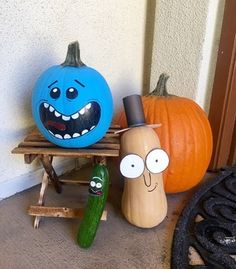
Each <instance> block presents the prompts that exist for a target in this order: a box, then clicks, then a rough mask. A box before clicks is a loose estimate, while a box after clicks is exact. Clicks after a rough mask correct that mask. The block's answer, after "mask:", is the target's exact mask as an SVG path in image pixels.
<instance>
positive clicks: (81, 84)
mask: <svg viewBox="0 0 236 269" xmlns="http://www.w3.org/2000/svg"><path fill="white" fill-rule="evenodd" d="M75 82H77V83H78V84H79V85H80V86H82V87H85V85H84V84H83V83H81V82H80V81H78V80H77V79H75Z"/></svg>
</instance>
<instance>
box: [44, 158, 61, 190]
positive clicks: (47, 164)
mask: <svg viewBox="0 0 236 269" xmlns="http://www.w3.org/2000/svg"><path fill="white" fill-rule="evenodd" d="M40 160H41V162H42V165H43V167H44V169H45V171H46V172H47V174H48V177H49V179H50V180H51V182H52V184H53V186H54V188H55V190H56V192H58V193H61V184H60V182H59V179H58V176H57V174H56V172H55V170H54V168H53V166H52V162H51V161H50V157H49V156H48V155H41V156H40Z"/></svg>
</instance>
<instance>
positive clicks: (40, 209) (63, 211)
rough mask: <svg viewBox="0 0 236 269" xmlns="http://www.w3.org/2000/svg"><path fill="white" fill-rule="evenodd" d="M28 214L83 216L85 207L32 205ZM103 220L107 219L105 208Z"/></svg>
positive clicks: (61, 216) (58, 216)
mask: <svg viewBox="0 0 236 269" xmlns="http://www.w3.org/2000/svg"><path fill="white" fill-rule="evenodd" d="M28 214H29V215H31V216H40V217H56V218H80V219H81V218H83V215H84V208H68V207H49V206H30V207H29V209H28ZM101 220H107V211H106V210H104V211H103V213H102V216H101Z"/></svg>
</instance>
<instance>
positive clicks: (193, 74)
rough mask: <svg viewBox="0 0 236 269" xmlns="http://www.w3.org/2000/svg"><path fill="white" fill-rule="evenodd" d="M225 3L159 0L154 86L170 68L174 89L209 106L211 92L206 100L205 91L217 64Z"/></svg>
mask: <svg viewBox="0 0 236 269" xmlns="http://www.w3.org/2000/svg"><path fill="white" fill-rule="evenodd" d="M223 7H224V1H220V0H197V1H196V0H190V1H185V0H168V1H165V0H158V1H157V2H156V21H155V33H154V45H153V57H152V69H151V89H153V88H154V87H155V85H156V82H157V79H158V77H159V75H160V73H162V72H166V73H168V74H169V76H170V79H169V81H168V89H169V91H170V92H172V93H173V94H176V95H180V96H186V97H189V98H192V99H193V100H195V101H197V102H198V103H199V105H201V106H202V107H203V108H206V106H207V105H208V103H209V98H210V96H209V93H208V95H207V96H208V99H207V100H206V98H205V94H206V93H207V92H209V91H211V86H212V85H211V83H207V82H205V81H207V80H208V79H209V75H210V74H209V72H210V71H209V70H210V69H211V72H212V68H211V67H212V66H214V64H215V59H216V55H217V49H218V43H219V35H220V29H221V19H222V15H223V12H222V10H223ZM202 63H204V64H202ZM202 70H203V71H202ZM213 72H214V70H213ZM210 78H211V80H212V79H213V77H212V76H210ZM199 85H200V86H199ZM199 87H201V88H200V89H199ZM199 91H200V95H201V96H200V97H199V93H198V92H199ZM202 97H203V98H202Z"/></svg>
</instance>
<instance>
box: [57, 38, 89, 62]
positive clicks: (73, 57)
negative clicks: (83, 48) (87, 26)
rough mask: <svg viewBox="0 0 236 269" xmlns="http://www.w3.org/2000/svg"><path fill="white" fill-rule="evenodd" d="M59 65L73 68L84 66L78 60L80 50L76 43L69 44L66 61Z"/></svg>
mask: <svg viewBox="0 0 236 269" xmlns="http://www.w3.org/2000/svg"><path fill="white" fill-rule="evenodd" d="M61 65H62V66H74V67H81V66H84V65H85V64H84V63H83V62H82V61H81V59H80V49H79V42H78V41H75V42H72V43H70V44H69V46H68V50H67V55H66V59H65V61H64V63H62V64H61Z"/></svg>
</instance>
